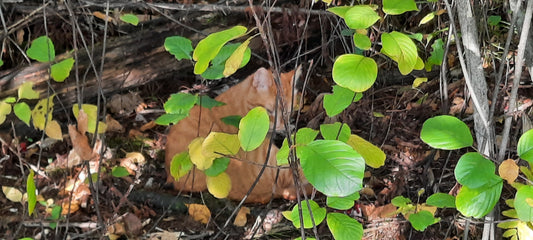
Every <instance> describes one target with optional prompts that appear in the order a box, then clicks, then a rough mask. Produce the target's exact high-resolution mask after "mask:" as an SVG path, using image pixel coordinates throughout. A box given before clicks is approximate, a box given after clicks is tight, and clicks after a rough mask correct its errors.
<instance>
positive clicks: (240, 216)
mask: <svg viewBox="0 0 533 240" xmlns="http://www.w3.org/2000/svg"><path fill="white" fill-rule="evenodd" d="M247 214H250V209H249V208H247V207H241V209H239V213H237V216H236V217H235V220H234V221H233V225H235V226H237V227H244V225H246V222H247V218H246V215H247Z"/></svg>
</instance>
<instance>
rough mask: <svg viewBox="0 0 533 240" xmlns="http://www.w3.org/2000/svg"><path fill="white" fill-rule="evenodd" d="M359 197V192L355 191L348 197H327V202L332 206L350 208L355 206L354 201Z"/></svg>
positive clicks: (340, 208) (343, 208)
mask: <svg viewBox="0 0 533 240" xmlns="http://www.w3.org/2000/svg"><path fill="white" fill-rule="evenodd" d="M359 197H360V196H359V192H355V193H353V194H350V195H348V196H346V197H328V198H327V199H326V204H327V205H328V207H330V208H335V209H339V210H348V209H350V208H352V207H353V205H354V201H355V200H357V199H359Z"/></svg>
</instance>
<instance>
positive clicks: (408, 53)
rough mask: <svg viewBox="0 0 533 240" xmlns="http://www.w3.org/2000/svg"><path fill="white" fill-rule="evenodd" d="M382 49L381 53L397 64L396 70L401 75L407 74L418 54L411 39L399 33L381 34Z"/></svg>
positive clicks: (415, 61)
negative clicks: (398, 70)
mask: <svg viewBox="0 0 533 240" xmlns="http://www.w3.org/2000/svg"><path fill="white" fill-rule="evenodd" d="M381 43H382V44H383V48H381V52H382V53H383V54H385V55H387V56H388V57H390V58H391V59H392V60H394V61H395V62H397V63H398V69H400V72H401V73H402V74H403V75H407V74H409V73H410V72H411V71H413V69H415V66H416V64H417V61H418V52H417V48H416V45H415V43H414V42H413V40H411V38H410V37H409V36H407V35H405V34H403V33H400V32H396V31H394V32H391V33H383V34H381Z"/></svg>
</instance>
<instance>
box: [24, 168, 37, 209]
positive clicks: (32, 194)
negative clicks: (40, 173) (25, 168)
mask: <svg viewBox="0 0 533 240" xmlns="http://www.w3.org/2000/svg"><path fill="white" fill-rule="evenodd" d="M34 176H35V173H34V172H33V170H30V174H28V179H26V192H27V193H28V215H30V216H31V215H32V214H33V210H35V204H36V203H37V193H36V188H35V180H34V179H33V177H34Z"/></svg>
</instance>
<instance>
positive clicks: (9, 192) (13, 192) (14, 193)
mask: <svg viewBox="0 0 533 240" xmlns="http://www.w3.org/2000/svg"><path fill="white" fill-rule="evenodd" d="M2 192H4V195H5V196H6V198H7V199H9V201H12V202H20V201H21V200H22V192H21V191H20V190H18V189H16V188H14V187H7V186H2ZM248 211H249V210H248Z"/></svg>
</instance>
